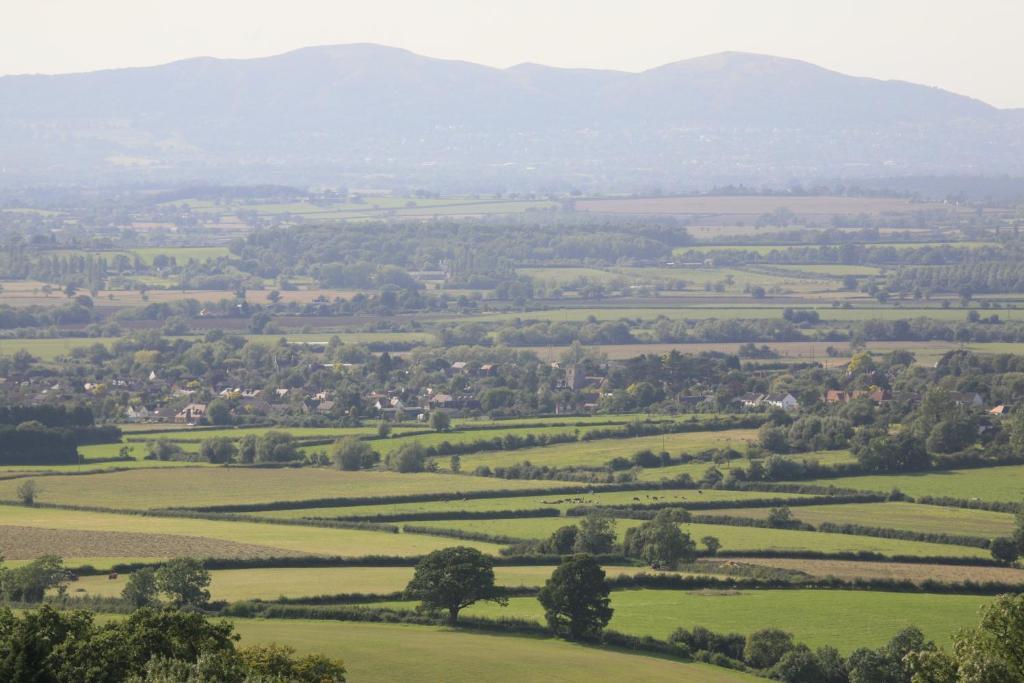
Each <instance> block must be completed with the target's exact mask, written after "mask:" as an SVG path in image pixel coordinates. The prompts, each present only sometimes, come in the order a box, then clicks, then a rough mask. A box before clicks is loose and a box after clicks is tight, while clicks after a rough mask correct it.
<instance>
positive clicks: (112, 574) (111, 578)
mask: <svg viewBox="0 0 1024 683" xmlns="http://www.w3.org/2000/svg"><path fill="white" fill-rule="evenodd" d="M107 581H117V572H110V573H109V574H107Z"/></svg>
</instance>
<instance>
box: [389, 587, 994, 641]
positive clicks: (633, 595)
mask: <svg viewBox="0 0 1024 683" xmlns="http://www.w3.org/2000/svg"><path fill="white" fill-rule="evenodd" d="M611 597H612V608H613V609H614V610H615V614H614V615H613V616H612V620H611V623H609V624H608V628H613V629H616V630H618V631H622V632H624V633H630V634H634V635H647V636H653V637H655V638H667V637H668V636H669V635H670V634H671V633H672V631H674V630H675V629H677V628H680V627H685V628H693V627H694V626H704V627H705V628H709V629H711V630H712V631H718V632H723V633H740V634H743V635H749V634H750V633H753V632H754V631H757V630H759V629H763V628H781V629H782V630H784V631H788V632H790V633H792V634H793V635H794V636H795V638H796V640H797V641H798V642H803V643H806V644H808V645H810V646H811V647H821V646H823V645H831V646H833V647H835V648H837V649H839V650H840V651H841V652H843V653H844V654H849V653H850V652H851V651H852V650H855V649H856V648H858V647H879V646H881V645H883V644H885V643H886V642H887V641H888V640H889V639H890V638H891V637H892V636H894V635H895V634H896V633H897V632H898V631H899V630H900V629H903V628H906V627H907V626H918V627H919V628H920V629H921V630H922V631H924V632H925V635H926V636H927V637H929V638H931V639H934V640H936V641H937V642H938V643H940V644H942V645H947V646H948V645H949V642H950V638H951V636H952V635H953V634H954V633H955V632H956V631H957V630H958V629H960V628H962V627H965V626H969V625H971V624H974V623H976V622H977V617H978V610H979V609H980V608H981V606H982V605H984V604H986V603H987V602H988V601H989V600H990V598H986V597H983V596H973V595H934V594H913V593H886V592H868V591H839V590H742V591H738V590H698V591H677V590H648V589H641V590H623V591H614V592H612V595H611ZM383 605H386V606H391V607H394V608H399V609H401V608H405V609H409V608H411V607H412V606H413V605H415V603H410V602H396V603H383ZM464 613H465V614H467V615H480V616H488V617H502V616H504V617H509V618H519V619H532V620H536V621H538V622H541V621H543V610H542V609H541V607H540V604H539V603H538V602H537V600H536V598H512V599H511V600H509V605H508V607H500V606H498V605H493V604H490V603H478V604H477V605H474V606H473V607H470V608H468V609H467V610H466V611H465V612H464ZM840 615H841V616H840Z"/></svg>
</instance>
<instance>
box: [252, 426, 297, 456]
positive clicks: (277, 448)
mask: <svg viewBox="0 0 1024 683" xmlns="http://www.w3.org/2000/svg"><path fill="white" fill-rule="evenodd" d="M255 456H256V457H255V460H254V461H255V462H288V461H291V460H302V453H301V452H300V451H299V447H298V444H297V443H296V442H295V437H293V436H292V435H291V434H289V433H288V432H277V431H269V432H266V433H265V434H264V435H263V436H261V437H259V439H257V441H256V454H255Z"/></svg>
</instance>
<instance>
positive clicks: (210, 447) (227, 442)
mask: <svg viewBox="0 0 1024 683" xmlns="http://www.w3.org/2000/svg"><path fill="white" fill-rule="evenodd" d="M199 455H200V456H201V457H202V458H203V459H204V460H207V461H209V462H212V463H215V464H218V465H224V464H226V463H229V462H232V461H233V460H234V459H235V456H237V455H238V447H236V446H235V442H234V441H232V440H231V439H230V438H228V437H226V436H215V437H214V438H212V439H206V440H205V441H203V443H202V444H200V446H199Z"/></svg>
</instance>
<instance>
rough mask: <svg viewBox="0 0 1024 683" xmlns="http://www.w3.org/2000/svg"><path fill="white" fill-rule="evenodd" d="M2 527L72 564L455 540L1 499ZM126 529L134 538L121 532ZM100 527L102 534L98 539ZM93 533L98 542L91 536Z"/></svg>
mask: <svg viewBox="0 0 1024 683" xmlns="http://www.w3.org/2000/svg"><path fill="white" fill-rule="evenodd" d="M23 529H32V530H37V531H38V533H37V534H35V535H33V534H32V533H30V532H28V531H22V530H23ZM0 533H3V534H5V536H6V537H7V538H8V539H10V540H12V541H14V540H17V539H18V538H19V537H20V538H23V539H25V540H24V543H23V545H21V546H13V545H12V546H9V547H8V546H3V545H2V541H0V547H3V548H4V554H5V556H7V557H9V558H10V559H32V557H33V556H35V557H38V556H39V555H43V554H48V553H52V554H57V555H60V556H62V557H64V558H65V559H66V560H67V562H68V564H79V563H80V559H81V558H83V557H93V558H96V557H105V558H114V557H147V558H154V559H160V558H166V557H169V556H180V555H186V554H187V555H198V556H208V557H222V556H224V557H231V556H238V555H237V551H239V549H238V548H237V547H235V546H236V545H237V544H244V545H245V546H247V547H246V548H245V551H246V552H248V553H251V554H252V555H256V556H262V557H272V556H278V555H331V556H334V555H342V556H349V557H353V556H362V555H421V554H424V553H428V552H430V551H432V550H437V549H438V548H444V547H446V546H448V545H451V543H450V542H449V540H450V539H443V538H440V537H435V536H426V535H420V534H393V533H387V532H383V531H364V530H361V529H331V528H324V527H307V526H295V525H284V524H271V523H257V522H227V521H219V520H218V521H212V520H206V519H187V518H177V517H151V516H144V515H129V514H111V513H101V512H81V511H78V510H59V509H50V508H28V507H22V506H7V505H4V506H0ZM19 533H21V535H20V536H19V535H18V534H19ZM125 533H129V534H131V535H132V536H133V537H132V538H131V539H127V538H126V537H123V536H121V534H125ZM95 534H102V535H103V537H102V538H97V537H95ZM110 534H115V536H110ZM168 537H177V539H169V538H168ZM40 539H42V540H40ZM94 539H95V540H96V542H95V543H93V542H92V541H93V540H94ZM195 539H204V541H203V542H204V544H205V545H202V546H198V545H196V546H194V547H192V548H191V549H190V548H189V547H188V546H189V545H191V544H195V543H197V541H196V540H195ZM173 540H180V541H181V544H179V545H178V546H174V547H172V543H171V541H173ZM129 541H130V542H129ZM463 545H469V546H472V547H476V548H478V549H480V550H482V551H485V552H490V553H496V552H497V550H498V546H496V545H494V544H491V543H479V542H474V541H466V542H463ZM253 546H255V547H253ZM15 548H24V550H19V551H18V552H17V556H16V555H15V550H14V549H15ZM75 553H79V554H75ZM232 553H235V555H232ZM242 556H245V555H242ZM75 558H78V559H75Z"/></svg>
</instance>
